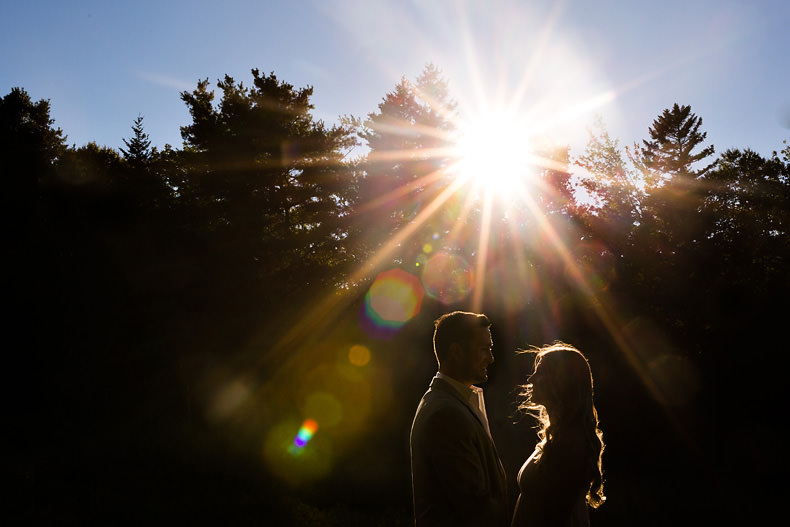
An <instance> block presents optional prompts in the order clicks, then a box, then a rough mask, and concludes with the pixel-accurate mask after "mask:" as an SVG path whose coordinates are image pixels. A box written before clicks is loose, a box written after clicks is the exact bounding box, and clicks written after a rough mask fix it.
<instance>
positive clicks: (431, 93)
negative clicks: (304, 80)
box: [0, 65, 790, 526]
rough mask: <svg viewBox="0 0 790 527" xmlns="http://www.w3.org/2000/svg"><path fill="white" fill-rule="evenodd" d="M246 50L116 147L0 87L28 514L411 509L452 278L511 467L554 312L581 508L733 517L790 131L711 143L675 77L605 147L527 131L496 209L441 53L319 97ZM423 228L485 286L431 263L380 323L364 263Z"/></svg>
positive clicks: (416, 258) (618, 521) (758, 437)
mask: <svg viewBox="0 0 790 527" xmlns="http://www.w3.org/2000/svg"><path fill="white" fill-rule="evenodd" d="M251 74H252V79H251V82H250V84H249V85H247V84H245V83H243V82H238V81H236V80H235V79H234V78H232V77H230V76H227V75H226V76H225V77H223V78H222V79H221V80H219V81H218V82H217V83H216V93H215V90H214V89H212V88H211V85H210V83H209V81H208V79H204V80H200V81H199V82H198V83H197V85H196V87H195V89H194V90H192V91H185V92H183V93H182V94H181V100H182V102H183V103H184V104H185V105H186V107H187V109H188V111H189V115H190V121H189V122H188V123H187V124H186V125H184V126H183V127H182V128H181V134H182V137H183V140H184V142H183V144H182V145H181V146H180V147H173V146H171V145H165V146H164V147H163V148H161V149H159V148H156V147H152V146H151V141H150V138H149V136H148V134H147V133H146V132H145V130H144V126H143V117H142V115H140V116H138V117H137V119H135V120H134V121H133V124H132V127H131V130H132V133H131V137H129V138H128V139H123V145H124V147H123V148H121V149H115V148H113V147H110V146H100V145H98V144H96V143H94V142H89V143H87V144H85V145H82V146H77V145H72V146H67V145H66V136H65V135H64V133H63V132H62V131H61V130H60V128H56V127H55V123H54V121H53V120H52V118H51V116H50V103H49V101H46V100H41V101H38V102H34V101H33V100H31V98H30V96H29V95H28V94H27V92H25V90H23V89H21V88H13V89H12V90H11V91H10V93H8V94H7V95H6V96H4V97H3V98H2V99H0V159H2V161H3V175H4V181H5V183H6V186H5V190H4V193H3V214H4V216H3V220H4V221H3V225H4V228H5V233H6V236H5V238H4V239H5V240H6V242H5V244H4V257H5V261H6V262H7V264H8V265H9V267H10V272H9V273H6V274H5V276H4V280H5V281H4V292H6V295H7V296H6V303H7V305H9V306H11V314H10V315H9V316H8V318H7V320H6V323H7V324H8V326H9V332H8V334H9V335H10V337H11V338H10V341H12V342H17V341H18V342H19V343H18V344H15V345H14V346H10V347H9V351H8V355H9V357H10V360H11V367H10V369H9V371H10V372H11V373H12V376H14V377H16V379H14V381H13V382H12V383H11V396H10V397H9V399H8V400H9V401H12V402H13V404H11V406H12V408H11V409H10V410H9V412H10V418H9V419H10V426H9V429H10V432H9V433H8V439H9V441H10V443H11V444H12V446H11V447H10V448H8V449H6V452H5V453H4V454H3V456H4V457H3V462H4V465H3V466H4V467H8V468H7V471H8V473H9V474H10V477H11V479H12V480H13V483H14V485H13V487H14V489H15V490H14V492H15V493H16V494H14V495H13V496H11V501H12V502H13V503H15V504H17V506H18V507H19V509H20V510H21V512H22V514H23V516H24V517H25V518H27V519H30V520H31V521H34V519H36V520H38V519H43V520H45V521H46V522H49V523H52V522H53V521H54V522H56V523H57V522H60V521H61V520H64V521H67V522H68V520H70V519H77V518H79V519H80V520H83V519H85V518H86V517H87V518H91V517H97V518H98V517H102V519H104V518H106V517H107V514H108V513H111V514H113V517H114V516H115V515H117V514H118V511H123V513H124V514H125V513H126V511H135V514H139V516H141V517H146V518H147V519H150V518H151V517H160V515H162V516H161V517H166V516H169V517H173V518H176V519H179V520H183V519H184V518H187V519H188V520H190V519H192V520H195V521H204V520H206V518H216V519H217V521H231V522H232V523H233V520H234V519H239V521H240V522H242V523H244V522H247V523H259V522H260V521H265V522H267V521H268V520H269V519H271V520H272V521H271V523H272V524H283V525H287V524H300V522H302V523H303V524H316V525H330V524H349V525H350V524H353V523H354V522H357V524H366V525H370V524H380V525H393V526H394V525H406V524H409V523H410V522H411V519H410V507H411V504H410V496H409V488H408V427H409V424H410V419H411V416H412V415H413V411H414V405H416V402H417V401H418V400H419V396H420V395H421V393H422V391H423V390H424V389H425V385H426V384H427V380H428V379H429V378H430V374H431V373H432V372H433V368H435V363H434V361H433V358H432V356H431V353H430V330H431V322H432V320H433V318H435V315H437V314H440V313H442V312H444V311H446V310H449V309H451V308H460V309H468V308H470V305H471V302H472V300H471V299H472V298H473V294H474V293H479V296H478V297H477V299H478V300H480V302H481V305H482V306H483V308H482V309H483V310H484V311H485V312H486V313H487V314H489V316H490V317H491V318H492V320H494V321H495V324H494V332H495V345H496V346H499V348H498V349H497V362H496V365H495V366H493V367H492V381H493V382H492V383H491V385H490V386H487V387H486V399H487V401H489V403H488V404H489V418H490V420H491V423H492V430H494V432H495V435H497V436H498V437H497V440H498V443H497V444H498V447H499V448H500V450H501V451H502V455H503V460H504V461H505V463H506V465H507V466H506V468H507V469H508V472H509V474H511V475H512V476H513V477H512V478H511V480H512V481H511V482H510V483H511V484H513V485H514V484H515V474H514V473H513V472H514V471H515V470H517V468H518V465H520V464H521V463H522V462H523V457H522V455H523V453H524V451H530V450H531V447H532V444H531V443H530V441H531V438H532V436H531V434H532V431H531V430H530V429H529V428H528V425H529V423H526V424H524V423H516V424H514V423H513V419H512V412H511V410H512V407H511V406H510V403H511V402H512V401H511V400H510V399H511V395H512V393H511V389H512V388H513V387H514V386H515V385H516V384H517V383H522V382H524V378H525V375H526V374H527V373H529V372H527V371H526V370H525V368H526V366H525V365H524V363H523V361H521V359H520V358H519V356H518V355H516V354H514V353H512V351H513V350H515V349H516V348H525V347H528V346H529V345H532V344H536V345H537V344H543V343H546V342H549V341H551V340H553V339H556V338H561V339H564V340H567V341H570V342H571V343H573V344H574V345H577V346H578V347H579V348H580V349H582V350H584V351H585V353H587V354H588V356H589V357H590V360H591V364H592V366H593V371H594V373H595V375H596V397H598V398H599V399H598V400H597V401H596V404H597V406H598V408H599V410H600V412H601V416H602V428H603V429H604V433H605V434H607V437H608V438H609V439H608V445H609V448H608V449H607V452H606V454H605V462H604V464H605V469H606V470H607V478H608V482H607V485H608V489H609V490H608V494H609V498H610V500H609V501H608V502H607V504H606V506H605V507H602V508H601V510H600V512H598V511H596V514H597V515H598V516H593V521H600V522H602V523H608V524H612V525H633V524H646V523H649V522H650V521H653V520H655V521H656V522H658V523H663V524H665V523H666V519H667V517H668V516H672V517H673V518H674V516H673V515H675V514H678V516H677V517H684V518H686V517H688V518H695V517H696V518H708V519H709V515H710V514H711V513H710V511H711V510H714V509H717V508H719V507H721V504H722V503H730V501H732V502H736V503H735V505H732V507H733V508H734V509H737V510H735V512H734V513H733V517H735V516H738V517H744V518H745V517H746V516H748V515H749V512H750V511H752V510H754V509H755V506H756V504H757V503H758V502H759V500H761V499H763V498H764V494H763V489H762V488H758V487H754V488H753V489H752V488H749V489H744V488H741V483H740V481H741V480H746V481H749V482H754V481H771V480H772V478H773V477H775V476H777V475H780V474H784V473H785V472H786V469H787V457H786V455H784V457H783V456H782V454H781V453H780V452H779V449H778V448H776V446H777V445H779V436H778V435H776V433H775V431H774V430H773V429H772V426H773V425H772V424H771V423H773V422H774V421H775V417H776V415H779V413H778V412H777V411H776V410H777V407H778V401H782V394H781V393H780V392H781V389H782V387H783V386H784V384H785V383H784V380H783V379H781V378H780V377H779V375H780V373H779V372H780V371H781V368H775V367H773V366H768V367H766V366H765V364H766V362H773V361H774V360H775V358H776V357H775V353H774V351H775V349H776V348H775V346H774V347H771V346H769V344H770V343H772V342H773V341H774V340H775V339H778V338H779V335H780V331H781V330H782V328H783V325H782V324H783V322H784V318H785V315H786V310H785V309H784V304H785V303H786V298H787V295H788V294H789V293H790V278H788V277H790V263H789V262H788V254H790V246H789V245H788V244H790V242H789V241H788V240H790V237H788V225H789V222H790V218H789V217H788V215H789V214H790V147H788V146H785V148H784V149H783V150H782V151H780V152H776V153H774V154H773V155H772V156H770V157H764V156H761V155H760V154H758V153H756V152H754V151H752V150H750V149H737V148H733V149H730V150H727V151H725V152H724V153H722V154H721V155H719V156H718V157H714V149H713V146H706V145H705V141H706V139H707V137H706V132H705V131H704V130H703V129H702V118H701V117H698V116H697V115H696V114H694V113H693V112H692V111H691V108H690V106H684V105H680V104H674V105H673V106H672V108H668V109H665V110H663V111H662V112H661V113H660V114H659V115H658V116H657V117H656V119H655V120H654V121H653V122H652V124H651V123H645V124H646V129H647V135H648V139H645V140H644V141H642V143H641V144H637V145H634V147H633V148H626V149H625V153H626V155H625V156H624V155H623V151H622V150H621V148H620V143H619V141H618V140H617V139H615V138H612V137H611V136H610V135H609V133H608V132H607V130H606V128H605V126H604V124H603V120H602V119H597V120H596V121H595V122H594V123H593V127H592V129H591V130H590V139H589V142H588V144H587V146H586V148H585V150H584V151H583V152H582V153H581V154H580V155H578V156H576V157H572V155H571V152H570V149H569V147H568V146H567V145H562V144H560V145H548V146H545V147H541V148H537V149H536V150H535V151H532V152H531V153H532V154H534V157H535V159H537V160H539V162H536V164H535V166H534V167H533V168H534V174H531V176H530V177H531V179H530V181H532V183H531V184H530V185H528V186H526V187H525V188H528V192H526V198H527V199H522V200H521V201H517V200H513V202H512V203H509V206H508V207H501V208H500V209H495V208H493V207H491V206H490V203H489V204H487V203H486V202H485V200H484V199H481V196H475V195H474V191H473V190H471V189H470V188H469V187H468V186H463V185H461V184H459V181H458V179H457V177H456V175H455V174H453V172H452V168H453V164H454V162H455V161H456V160H455V159H454V156H455V155H456V154H454V153H453V150H452V147H453V145H454V142H455V141H456V140H457V135H458V130H457V122H458V121H457V118H458V116H457V111H456V110H457V104H456V102H455V101H454V99H453V97H452V91H451V87H450V86H449V85H448V83H447V82H446V81H445V80H444V79H443V77H442V75H441V72H440V70H439V69H438V68H437V67H436V66H434V65H428V66H427V67H426V68H425V69H424V70H423V72H422V73H421V74H420V75H419V76H418V77H417V79H416V80H415V81H414V82H411V81H409V80H407V79H406V78H405V77H404V78H402V79H401V80H400V82H398V83H397V84H396V86H395V87H394V89H393V91H391V92H389V93H387V94H385V95H384V96H383V98H382V100H381V102H380V103H379V105H378V108H377V109H376V110H374V111H373V112H371V113H369V114H368V115H367V117H366V118H364V119H360V118H356V117H353V116H346V117H342V118H339V119H338V124H334V125H329V124H327V123H325V122H323V121H321V120H318V119H316V118H315V117H314V114H313V111H314V107H313V102H312V98H313V88H312V87H303V88H297V87H294V86H293V85H291V84H289V83H287V82H285V81H283V80H280V79H278V78H277V76H275V74H274V73H270V74H268V75H266V74H261V73H260V71H259V70H257V69H253V70H251ZM360 140H361V142H362V144H363V145H364V146H366V147H367V148H368V151H367V154H366V155H364V156H361V157H356V156H353V155H351V154H352V153H353V149H354V148H355V147H356V146H358V144H359V141H360ZM536 144H538V143H536ZM518 197H519V198H523V197H524V196H518ZM439 252H442V253H444V255H445V257H446V258H447V261H448V262H460V261H462V260H465V261H466V264H468V265H467V266H466V267H463V266H461V265H458V266H457V267H451V266H448V267H446V268H440V270H441V271H443V272H445V274H447V276H446V277H442V278H448V277H451V278H453V279H459V280H460V279H462V278H463V279H466V278H469V277H470V276H472V275H474V283H473V285H474V287H477V288H483V289H477V290H474V289H473V290H472V292H471V293H472V294H469V293H470V291H469V288H470V287H471V285H469V283H467V284H465V285H466V286H467V290H465V291H463V293H464V294H462V295H458V296H455V297H452V299H451V300H447V298H448V297H447V296H446V295H445V296H442V295H443V293H446V292H447V291H446V290H445V291H439V290H437V291H430V293H432V294H426V295H425V297H424V298H423V300H422V307H421V309H422V310H421V311H420V312H419V313H417V314H416V315H415V316H414V318H412V319H410V320H409V321H408V322H407V323H405V324H404V325H403V327H402V328H400V330H399V331H395V330H393V331H390V332H389V333H387V337H386V338H384V337H382V338H379V337H378V336H376V335H373V334H370V333H366V332H365V331H364V329H365V328H364V327H363V325H362V324H363V322H364V317H365V316H366V312H365V307H366V306H367V305H366V304H365V295H366V292H367V291H368V286H369V285H370V283H371V282H372V280H373V278H374V277H375V276H376V275H377V274H378V273H379V272H380V271H383V270H390V269H393V268H400V269H401V270H404V269H405V270H407V271H408V272H409V273H411V274H412V275H413V276H414V277H415V280H417V281H419V279H423V282H424V278H425V276H424V275H422V274H421V273H422V272H424V271H423V270H424V269H425V265H424V264H425V262H426V261H428V260H429V259H430V257H432V256H433V255H435V254H436V253H439ZM477 273H479V275H478V274H477ZM438 274H441V273H438ZM470 283H471V282H470ZM447 284H450V285H447ZM452 285H453V284H452V283H451V282H450V281H447V283H445V284H444V286H446V288H449V287H450V286H452ZM424 289H425V290H428V288H427V287H424ZM423 292H425V291H423ZM354 345H360V346H363V345H364V346H365V349H366V350H367V351H368V352H369V355H368V356H367V360H368V362H367V363H365V364H362V363H358V364H352V363H351V362H350V359H349V357H350V353H349V350H350V348H351V347H352V346H354ZM357 351H359V350H357ZM363 356H364V354H363ZM753 357H757V359H755V358H753ZM763 370H770V371H763ZM426 372H427V373H426ZM423 373H426V375H427V376H428V378H427V379H423V378H422V375H423ZM497 377H498V378H497ZM424 381H425V382H424ZM736 385H737V387H738V390H737V391H736V392H734V386H736ZM313 391H315V393H313ZM308 392H309V393H308ZM30 393H33V395H28V394H30ZM316 394H318V395H316ZM311 396H314V397H313V398H312V399H310V397H311ZM20 399H21V401H20ZM18 401H19V402H18ZM306 401H307V402H306ZM316 401H317V402H316ZM308 403H309V404H308ZM310 405H312V406H310ZM308 407H309V408H312V410H310V411H315V408H318V409H319V410H320V411H323V412H325V413H330V414H331V413H332V412H334V414H332V415H334V417H335V418H336V420H337V423H335V425H334V428H333V427H332V426H331V425H327V426H326V427H323V428H320V429H319V432H318V433H317V435H316V440H315V443H313V444H315V445H316V450H315V452H313V453H310V452H309V451H305V454H306V455H305V457H303V458H298V456H296V455H291V454H288V455H286V454H285V453H284V452H287V450H285V449H286V447H287V445H286V446H282V445H280V444H279V443H277V442H276V441H275V439H277V441H279V438H280V436H282V437H284V438H285V440H284V441H285V443H286V444H287V443H288V441H290V440H292V436H293V434H295V433H296V430H298V426H299V423H300V422H301V419H303V418H305V417H307V415H306V414H307V413H308V410H307V409H306V408H308ZM303 414H304V415H303ZM734 416H738V417H740V416H746V418H747V421H753V422H756V423H758V424H756V425H754V426H755V427H756V428H755V430H756V432H754V433H753V434H752V433H751V432H749V433H743V434H742V433H740V432H738V431H737V428H735V425H733V424H732V423H733V421H732V420H733V417H734ZM766 423H767V424H766ZM322 426H323V424H322ZM292 428H293V430H292ZM283 430H284V431H283ZM277 434H280V435H277ZM272 438H275V439H272ZM322 438H323V439H322ZM763 440H764V442H763ZM321 441H324V443H321ZM333 441H334V442H333ZM772 441H774V442H775V443H772ZM281 446H282V448H281V450H282V452H281V453H282V455H283V456H285V457H284V458H283V459H284V460H281V462H282V463H283V465H282V466H280V465H276V463H273V462H272V460H271V459H270V457H271V452H272V451H274V450H273V449H277V448H280V447H281ZM322 449H323V450H322ZM277 452H280V451H279V450H277ZM317 452H320V453H321V455H322V456H324V457H323V458H320V456H318V454H316V453H317ZM734 452H738V453H739V456H743V457H744V459H745V461H743V462H742V463H737V464H735V466H733V464H732V463H731V461H732V457H733V453H734ZM267 456H269V457H267ZM310 456H313V457H310ZM319 458H320V459H319ZM319 461H320V462H319ZM313 462H314V463H315V464H313V465H310V464H309V463H313ZM300 463H301V464H300ZM300 470H301V472H300ZM300 478H301V479H300ZM668 488H672V489H673V497H672V498H671V499H670V501H671V505H672V506H671V507H667V510H658V509H660V508H661V507H663V506H665V505H666V504H667V499H666V489H668ZM721 489H725V490H726V492H724V493H723V494H722V491H721ZM732 489H735V490H732ZM730 491H732V492H733V493H736V494H738V496H737V499H736V498H733V496H731V492H730ZM676 495H680V497H675V496H676ZM336 502H340V503H341V505H334V504H335V503H336ZM344 507H345V508H344ZM724 509H725V514H724V515H723V517H725V518H726V517H727V513H728V512H729V508H728V507H725V508H724ZM382 511H383V512H382ZM654 515H655V518H654V517H653V516H654ZM716 516H717V517H719V516H718V513H717V514H716ZM332 522H334V523H332Z"/></svg>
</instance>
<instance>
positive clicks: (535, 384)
mask: <svg viewBox="0 0 790 527" xmlns="http://www.w3.org/2000/svg"><path fill="white" fill-rule="evenodd" d="M545 369H546V368H545V367H544V366H542V361H541V362H538V363H537V364H536V365H535V371H534V372H533V373H532V375H530V376H529V377H528V378H527V383H528V384H530V385H532V395H531V397H530V398H531V400H532V402H533V403H536V404H543V405H545V403H546V387H545V384H546V380H545Z"/></svg>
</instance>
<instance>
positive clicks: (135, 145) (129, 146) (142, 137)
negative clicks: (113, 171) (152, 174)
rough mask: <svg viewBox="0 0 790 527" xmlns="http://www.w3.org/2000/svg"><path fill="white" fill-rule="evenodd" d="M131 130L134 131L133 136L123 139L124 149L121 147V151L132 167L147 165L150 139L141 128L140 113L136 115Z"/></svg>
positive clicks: (149, 157) (149, 153) (141, 117)
mask: <svg viewBox="0 0 790 527" xmlns="http://www.w3.org/2000/svg"><path fill="white" fill-rule="evenodd" d="M132 132H134V136H133V137H132V138H131V139H124V140H123V144H125V145H126V150H124V149H123V148H121V153H122V154H123V157H124V159H126V161H127V162H128V163H129V164H130V165H131V166H132V167H133V168H142V167H145V166H147V165H148V163H149V161H150V160H151V140H150V139H149V137H148V134H147V133H145V131H144V130H143V116H142V115H138V116H137V119H135V120H134V124H133V125H132Z"/></svg>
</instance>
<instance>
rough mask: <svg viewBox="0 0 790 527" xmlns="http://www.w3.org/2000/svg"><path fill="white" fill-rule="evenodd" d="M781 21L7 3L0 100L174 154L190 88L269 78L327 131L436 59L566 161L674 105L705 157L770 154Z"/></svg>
mask: <svg viewBox="0 0 790 527" xmlns="http://www.w3.org/2000/svg"><path fill="white" fill-rule="evenodd" d="M786 27H790V2H788V1H787V0H754V1H751V2H746V1H735V0H683V1H678V0H664V1H661V2H638V1H625V0H596V1H595V2H593V1H587V0H566V1H547V0H534V1H529V0H521V1H515V0H487V1H473V0H399V1H394V0H324V1H320V0H293V1H263V0H259V1H252V0H225V1H223V2H219V1H214V0H190V1H186V0H159V1H147V0H137V1H135V2H130V1H126V0H115V1H112V2H110V1H79V0H73V1H43V0H25V1H5V2H3V3H2V4H0V95H3V96H4V95H6V94H7V93H8V92H9V91H10V90H11V88H12V87H15V86H20V87H22V88H25V89H26V90H27V91H28V93H30V95H31V97H33V98H34V99H35V100H38V99H42V98H43V99H49V100H50V102H51V105H52V117H53V118H54V119H55V125H56V126H58V127H60V128H62V129H63V131H64V133H65V134H66V135H67V136H68V143H69V144H76V145H78V146H80V145H83V144H85V143H87V142H88V141H95V142H97V143H99V144H101V145H106V146H110V147H113V148H118V147H121V146H123V142H122V140H123V138H128V137H130V136H131V130H130V127H131V125H132V122H133V121H134V119H135V118H136V117H137V116H138V114H141V115H143V116H144V125H145V129H146V131H147V132H148V134H149V135H150V137H151V140H152V142H153V143H154V144H155V145H157V146H159V147H162V146H163V145H164V144H165V143H170V144H172V145H173V146H176V147H180V146H181V137H180V133H179V126H182V125H185V124H188V122H189V115H188V112H187V110H186V106H185V105H184V103H183V102H182V101H181V100H180V98H179V93H180V92H181V91H183V90H191V89H193V88H194V87H195V85H196V84H197V81H198V80H199V79H202V78H208V79H209V80H210V81H211V83H212V85H214V84H215V83H216V80H217V79H218V78H221V77H223V76H224V75H225V74H226V73H227V74H230V75H231V76H233V77H234V78H235V79H236V80H239V81H244V82H245V83H249V81H250V79H251V75H250V69H251V68H258V69H260V70H261V71H262V72H267V73H268V72H274V73H275V74H276V75H277V77H278V78H279V79H281V80H284V81H287V82H289V83H291V84H293V85H295V86H296V87H303V86H307V85H312V86H313V87H314V89H315V93H314V97H313V103H314V104H315V106H316V109H315V115H316V116H317V117H318V118H321V119H324V120H325V121H327V122H334V121H335V120H336V119H337V117H338V116H339V115H344V114H349V115H355V116H360V117H364V116H365V115H366V114H368V113H370V112H374V111H375V110H376V108H377V104H378V103H379V102H380V101H381V99H382V97H383V96H384V95H385V94H386V93H387V92H389V91H391V90H392V89H393V88H394V86H395V85H396V84H397V82H398V81H399V79H400V78H401V76H404V75H405V76H406V77H407V78H409V79H414V78H415V77H416V76H417V75H418V74H419V73H420V71H421V70H422V69H423V67H424V66H425V64H426V63H428V62H433V63H435V64H436V65H437V66H439V67H440V68H441V69H442V70H443V72H444V74H445V76H446V78H447V79H448V80H449V82H450V89H451V91H452V93H453V95H454V96H455V98H456V99H457V100H458V102H459V110H460V111H461V113H462V114H473V113H484V112H485V111H486V109H490V108H495V107H501V108H504V109H505V111H507V112H510V113H513V114H517V115H521V116H524V119H525V120H528V121H529V122H531V123H533V125H534V126H535V127H536V128H539V129H541V130H542V131H543V132H545V134H546V135H548V136H549V137H551V138H553V139H555V140H558V141H562V142H565V143H568V144H570V145H571V148H572V153H574V154H579V153H581V149H582V148H583V146H584V143H585V141H586V137H587V136H586V132H585V127H587V126H589V125H590V124H591V123H592V120H593V114H594V113H599V114H601V115H602V116H603V118H604V121H605V122H606V124H607V127H608V129H609V131H610V134H611V135H612V136H613V137H616V138H618V139H619V140H620V142H621V144H631V143H633V142H634V141H639V140H641V139H643V138H645V137H647V134H648V132H647V130H648V127H649V126H650V124H651V123H652V121H653V119H654V118H655V117H656V116H657V115H658V114H660V113H661V111H662V110H663V109H664V108H667V107H670V106H671V105H672V104H673V103H675V102H678V103H680V104H688V105H691V107H692V109H693V111H694V112H695V113H696V114H697V115H699V116H701V117H702V118H703V129H704V130H705V131H707V132H708V142H709V143H712V144H714V145H715V147H716V151H717V152H719V153H720V152H723V151H724V150H725V149H727V148H729V147H738V148H745V147H751V148H752V149H754V150H756V151H757V152H759V153H761V154H763V155H770V153H771V152H772V151H773V150H779V149H781V148H782V140H784V139H790V89H788V86H790V32H788V31H787V30H786Z"/></svg>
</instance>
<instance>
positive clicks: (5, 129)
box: [0, 88, 66, 250]
mask: <svg viewBox="0 0 790 527" xmlns="http://www.w3.org/2000/svg"><path fill="white" fill-rule="evenodd" d="M49 110H50V107H49V101H47V100H43V99H42V100H40V101H38V102H33V101H32V100H31V98H30V95H28V93H27V92H26V91H25V90H23V89H22V88H13V89H12V90H11V92H10V93H9V94H8V95H6V96H5V97H3V98H1V99H0V159H2V162H3V174H4V176H5V177H4V184H5V188H4V190H3V198H2V201H1V202H0V208H1V209H2V214H3V226H4V229H5V232H6V243H5V244H4V249H5V250H11V249H12V248H13V247H14V246H16V243H17V242H20V241H22V240H25V239H26V238H28V237H29V236H30V233H31V232H32V229H33V228H34V222H35V215H36V202H37V199H38V190H39V186H40V185H41V184H42V183H43V181H44V180H45V179H46V178H47V177H49V176H51V175H52V167H53V166H54V164H55V162H56V161H57V160H58V158H59V157H60V155H61V154H62V153H63V151H64V149H65V147H66V146H65V143H66V137H65V136H64V135H63V132H62V131H61V129H60V128H54V127H53V124H54V120H53V119H52V118H51V117H50V115H49Z"/></svg>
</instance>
